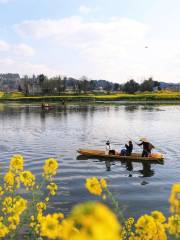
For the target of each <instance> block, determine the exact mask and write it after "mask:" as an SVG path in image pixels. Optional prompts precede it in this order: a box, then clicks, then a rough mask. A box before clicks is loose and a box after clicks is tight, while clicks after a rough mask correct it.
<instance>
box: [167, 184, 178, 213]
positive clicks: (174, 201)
mask: <svg viewBox="0 0 180 240" xmlns="http://www.w3.org/2000/svg"><path fill="white" fill-rule="evenodd" d="M169 202H170V205H171V208H170V211H171V212H172V213H178V214H180V183H176V184H174V185H173V187H172V190H171V195H170V198H169Z"/></svg>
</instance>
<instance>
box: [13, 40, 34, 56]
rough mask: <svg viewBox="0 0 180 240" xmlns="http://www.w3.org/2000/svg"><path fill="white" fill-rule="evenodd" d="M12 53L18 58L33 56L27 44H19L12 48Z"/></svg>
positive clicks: (32, 50)
mask: <svg viewBox="0 0 180 240" xmlns="http://www.w3.org/2000/svg"><path fill="white" fill-rule="evenodd" d="M14 52H15V54H17V55H20V56H27V57H31V56H34V55H35V50H34V49H33V48H32V47H30V46H28V45H27V44H24V43H21V44H18V45H15V46H14Z"/></svg>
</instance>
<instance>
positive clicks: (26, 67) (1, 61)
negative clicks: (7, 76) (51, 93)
mask: <svg viewBox="0 0 180 240" xmlns="http://www.w3.org/2000/svg"><path fill="white" fill-rule="evenodd" d="M0 65H1V72H5V73H7V72H18V73H19V74H20V75H25V74H28V75H32V74H41V73H44V74H46V75H48V76H54V75H58V74H62V71H61V70H60V69H59V70H56V69H51V68H49V67H48V66H46V65H44V64H34V63H29V62H21V61H17V60H15V59H11V58H0Z"/></svg>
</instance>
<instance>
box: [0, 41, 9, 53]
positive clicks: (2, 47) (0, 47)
mask: <svg viewBox="0 0 180 240" xmlns="http://www.w3.org/2000/svg"><path fill="white" fill-rule="evenodd" d="M9 50H10V45H9V44H8V43H7V42H4V41H0V52H1V51H9Z"/></svg>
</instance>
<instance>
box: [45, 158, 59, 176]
mask: <svg viewBox="0 0 180 240" xmlns="http://www.w3.org/2000/svg"><path fill="white" fill-rule="evenodd" d="M43 168H44V173H43V176H44V178H45V179H46V180H51V179H52V177H53V176H55V175H56V172H57V168H58V162H57V160H56V159H54V158H49V159H47V160H46V161H45V164H44V167H43Z"/></svg>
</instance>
